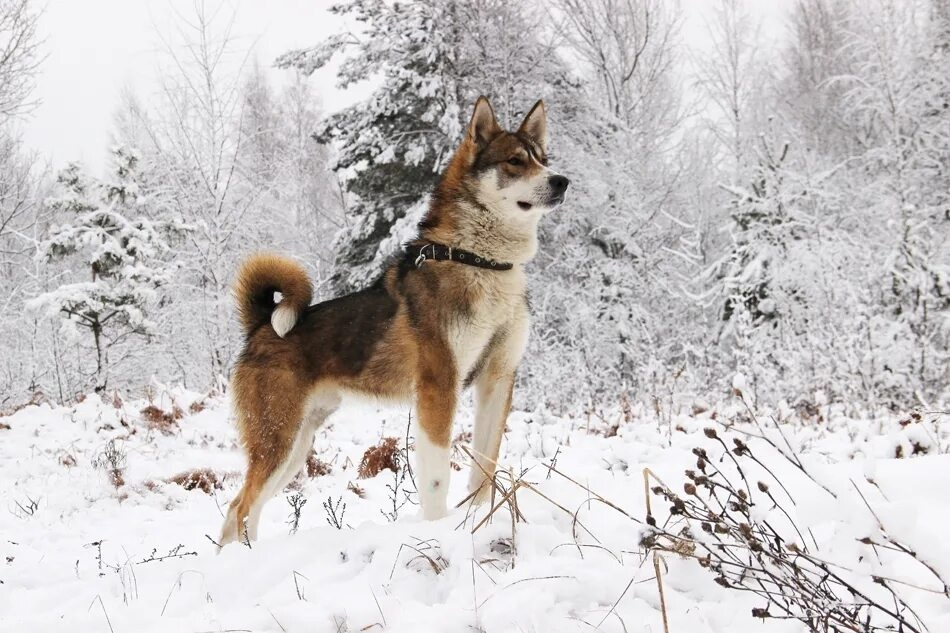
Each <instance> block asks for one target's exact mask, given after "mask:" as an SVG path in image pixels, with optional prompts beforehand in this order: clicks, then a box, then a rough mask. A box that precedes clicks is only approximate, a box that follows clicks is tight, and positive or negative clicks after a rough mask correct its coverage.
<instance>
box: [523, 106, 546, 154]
mask: <svg viewBox="0 0 950 633" xmlns="http://www.w3.org/2000/svg"><path fill="white" fill-rule="evenodd" d="M518 131H519V132H521V133H523V134H527V135H528V136H530V137H531V138H533V139H534V140H535V141H537V142H538V145H540V146H541V149H543V150H544V151H548V123H547V115H546V114H545V112H544V101H542V100H540V99H539V100H538V102H537V103H536V104H534V107H533V108H531V111H530V112H528V116H526V117H525V118H524V121H522V122H521V127H519V128H518Z"/></svg>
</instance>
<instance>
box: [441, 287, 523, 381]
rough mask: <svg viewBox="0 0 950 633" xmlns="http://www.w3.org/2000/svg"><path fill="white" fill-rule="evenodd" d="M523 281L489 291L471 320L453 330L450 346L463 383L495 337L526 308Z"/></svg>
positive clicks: (487, 289) (464, 319)
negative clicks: (520, 309)
mask: <svg viewBox="0 0 950 633" xmlns="http://www.w3.org/2000/svg"><path fill="white" fill-rule="evenodd" d="M521 281H522V280H521V279H520V278H516V279H513V280H511V282H509V283H505V284H492V285H491V286H489V287H486V288H485V290H484V293H483V295H482V297H481V298H480V299H479V300H478V301H476V302H475V303H474V305H473V306H472V310H471V313H470V314H469V315H468V317H465V318H461V319H459V320H458V321H457V322H456V323H454V324H452V325H451V327H449V332H448V334H449V345H450V346H451V348H452V353H453V356H454V357H455V367H456V369H457V370H458V373H459V378H460V379H464V378H465V377H466V376H468V375H469V374H470V373H471V371H472V369H474V368H475V365H476V363H478V361H479V359H480V358H481V356H482V354H483V353H484V351H485V348H486V347H487V346H488V344H489V342H490V341H491V339H492V336H494V335H495V333H496V332H498V330H499V329H500V328H502V327H504V326H506V325H508V324H509V323H510V322H511V321H512V319H514V318H515V315H516V314H517V313H518V310H519V308H522V307H523V306H524V286H523V283H519V282H521Z"/></svg>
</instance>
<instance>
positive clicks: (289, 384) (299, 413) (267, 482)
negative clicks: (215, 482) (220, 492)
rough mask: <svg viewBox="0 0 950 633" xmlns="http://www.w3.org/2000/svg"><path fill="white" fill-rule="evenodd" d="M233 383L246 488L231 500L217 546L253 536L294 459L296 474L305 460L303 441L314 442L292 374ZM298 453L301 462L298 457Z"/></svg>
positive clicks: (240, 378) (246, 378)
mask: <svg viewBox="0 0 950 633" xmlns="http://www.w3.org/2000/svg"><path fill="white" fill-rule="evenodd" d="M236 373H237V376H236V379H235V380H234V392H235V404H236V407H237V409H238V426H239V429H240V431H241V439H242V441H243V443H244V448H245V451H246V453H247V474H246V475H245V477H244V486H243V487H242V488H241V491H240V492H239V493H238V495H237V497H235V498H234V500H233V501H232V502H231V505H230V507H229V508H228V513H227V516H226V517H225V520H224V526H223V527H222V530H221V538H220V540H219V541H218V543H219V545H222V546H223V545H227V544H228V543H231V542H234V541H246V542H250V541H253V540H255V539H256V538H257V525H258V522H259V521H260V515H261V510H262V509H263V506H264V504H265V503H266V502H267V501H268V500H269V499H270V498H271V497H272V496H273V495H274V493H276V492H277V491H278V490H280V488H279V487H278V486H280V484H281V482H282V481H283V480H284V478H285V477H286V476H287V471H288V470H290V469H291V468H292V464H293V462H294V461H295V460H299V463H297V464H296V466H297V467H296V469H293V470H292V474H296V472H297V470H299V467H300V465H301V464H302V461H303V460H304V459H306V455H307V449H308V448H309V447H308V446H306V442H305V441H304V440H305V438H309V439H310V440H311V443H312V440H313V430H312V428H311V430H309V434H308V431H307V427H308V426H309V425H307V424H305V423H304V420H303V419H302V418H303V409H304V402H303V400H304V395H303V393H302V391H301V390H300V389H299V387H298V385H297V384H296V380H295V379H294V377H293V375H292V374H290V373H289V372H288V373H283V374H279V375H274V374H273V373H270V374H269V375H266V376H260V375H253V374H252V375H250V376H243V375H241V373H240V370H238V371H237V372H236ZM300 454H302V456H303V457H302V458H301V457H300Z"/></svg>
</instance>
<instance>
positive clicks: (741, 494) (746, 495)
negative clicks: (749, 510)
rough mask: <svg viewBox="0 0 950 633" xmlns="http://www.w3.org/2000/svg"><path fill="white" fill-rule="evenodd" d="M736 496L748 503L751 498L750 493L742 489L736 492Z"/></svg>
mask: <svg viewBox="0 0 950 633" xmlns="http://www.w3.org/2000/svg"><path fill="white" fill-rule="evenodd" d="M736 494H737V495H739V498H740V499H742V500H743V501H746V500H747V499H748V498H749V493H747V492H746V491H745V490H743V489H742V488H739V489H738V490H736Z"/></svg>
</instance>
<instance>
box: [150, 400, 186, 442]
mask: <svg viewBox="0 0 950 633" xmlns="http://www.w3.org/2000/svg"><path fill="white" fill-rule="evenodd" d="M139 413H141V415H142V418H143V419H144V420H145V421H146V422H148V428H149V429H150V430H152V431H159V432H160V433H161V434H162V435H174V434H175V433H177V432H178V420H180V419H182V418H183V417H184V416H185V412H184V411H182V410H181V408H180V407H179V406H178V405H175V406H174V407H172V410H171V411H163V410H162V409H160V408H158V407H156V406H155V405H154V404H150V405H148V406H147V407H145V408H144V409H142V410H141V411H140V412H139Z"/></svg>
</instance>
